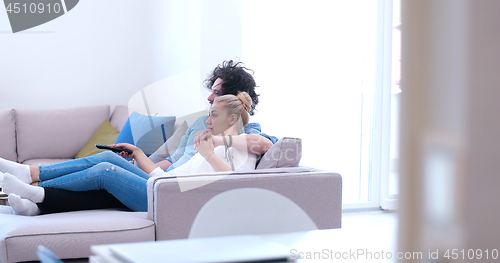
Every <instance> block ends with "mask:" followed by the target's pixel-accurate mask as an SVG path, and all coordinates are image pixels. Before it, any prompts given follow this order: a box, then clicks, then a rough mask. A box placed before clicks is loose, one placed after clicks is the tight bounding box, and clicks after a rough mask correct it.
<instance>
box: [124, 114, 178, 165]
mask: <svg viewBox="0 0 500 263" xmlns="http://www.w3.org/2000/svg"><path fill="white" fill-rule="evenodd" d="M174 124H175V116H147V115H143V114H140V113H137V112H132V114H130V117H129V118H128V120H127V122H126V123H125V124H124V125H123V128H122V131H121V132H120V134H119V135H118V137H117V138H116V141H115V143H122V142H125V143H130V144H133V145H135V146H137V147H139V148H141V149H142V151H143V152H144V153H145V154H146V155H148V156H149V155H151V154H152V153H154V152H155V150H156V149H158V147H160V146H161V145H162V144H164V143H165V142H166V141H167V139H168V138H170V136H171V135H172V132H173V129H174Z"/></svg>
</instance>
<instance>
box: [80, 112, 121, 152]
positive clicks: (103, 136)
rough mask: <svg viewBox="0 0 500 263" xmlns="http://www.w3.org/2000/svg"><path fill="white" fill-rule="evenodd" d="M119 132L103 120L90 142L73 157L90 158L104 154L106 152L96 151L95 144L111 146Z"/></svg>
mask: <svg viewBox="0 0 500 263" xmlns="http://www.w3.org/2000/svg"><path fill="white" fill-rule="evenodd" d="M119 133H120V132H119V131H117V130H116V129H115V128H113V126H111V124H110V123H109V121H108V120H104V121H103V122H102V123H101V125H100V126H99V128H97V130H96V131H95V133H94V135H93V136H92V138H90V140H89V141H88V142H87V143H86V144H85V146H83V148H82V149H81V150H80V152H79V153H78V154H77V155H76V156H75V159H78V158H83V157H87V156H91V155H94V154H98V153H100V152H104V151H106V150H101V149H97V148H96V147H95V144H105V145H108V144H113V143H115V140H116V137H118V134H119Z"/></svg>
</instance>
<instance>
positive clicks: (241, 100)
mask: <svg viewBox="0 0 500 263" xmlns="http://www.w3.org/2000/svg"><path fill="white" fill-rule="evenodd" d="M215 102H218V103H224V108H225V109H226V110H227V112H228V114H236V116H237V117H238V123H241V124H242V125H241V127H238V130H239V131H240V132H243V127H245V125H247V124H248V121H249V118H250V116H249V112H250V110H252V98H251V97H250V95H248V93H246V92H244V91H243V92H240V93H238V95H236V96H234V95H232V94H228V95H223V96H219V97H216V98H215V100H214V103H215ZM239 120H241V122H240V121H239Z"/></svg>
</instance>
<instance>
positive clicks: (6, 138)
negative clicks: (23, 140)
mask: <svg viewBox="0 0 500 263" xmlns="http://www.w3.org/2000/svg"><path fill="white" fill-rule="evenodd" d="M0 157H2V158H4V159H7V160H11V161H15V162H16V161H17V153H16V122H15V120H14V110H13V109H8V110H0Z"/></svg>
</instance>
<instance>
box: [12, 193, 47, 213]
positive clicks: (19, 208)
mask: <svg viewBox="0 0 500 263" xmlns="http://www.w3.org/2000/svg"><path fill="white" fill-rule="evenodd" d="M9 205H10V207H12V210H14V214H15V215H22V216H36V215H38V214H40V209H38V206H37V205H36V204H35V203H33V202H32V201H30V200H28V199H23V198H21V197H20V196H18V195H16V194H11V195H9Z"/></svg>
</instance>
